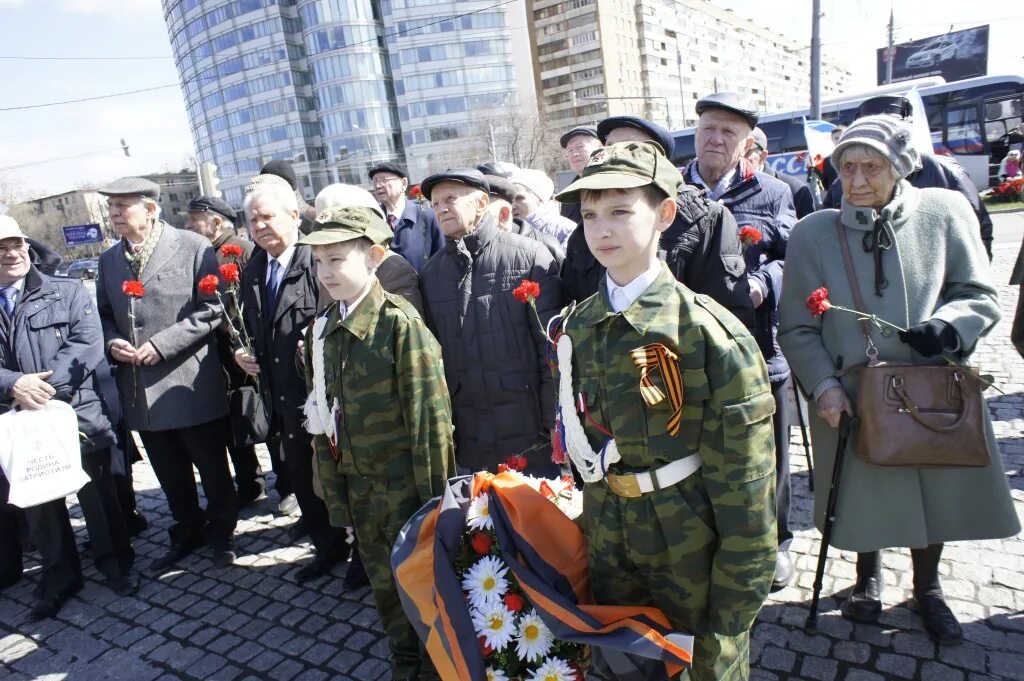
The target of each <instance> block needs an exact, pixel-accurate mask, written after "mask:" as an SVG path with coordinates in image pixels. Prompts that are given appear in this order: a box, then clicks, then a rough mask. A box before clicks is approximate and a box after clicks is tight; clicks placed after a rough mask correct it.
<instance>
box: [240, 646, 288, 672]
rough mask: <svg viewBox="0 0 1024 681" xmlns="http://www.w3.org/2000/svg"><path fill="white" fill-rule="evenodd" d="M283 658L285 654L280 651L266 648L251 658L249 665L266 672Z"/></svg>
mask: <svg viewBox="0 0 1024 681" xmlns="http://www.w3.org/2000/svg"><path fill="white" fill-rule="evenodd" d="M283 659H284V656H283V655H281V654H280V653H276V652H274V651H273V650H264V651H263V652H262V653H260V654H259V655H257V656H256V657H254V658H252V659H251V660H249V662H248V665H249V666H250V667H251V668H253V669H255V670H256V671H258V672H266V671H268V670H269V669H271V668H272V667H273V666H274V665H276V664H277V663H278V662H280V661H281V660H283Z"/></svg>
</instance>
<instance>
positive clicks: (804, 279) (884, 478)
mask: <svg viewBox="0 0 1024 681" xmlns="http://www.w3.org/2000/svg"><path fill="white" fill-rule="evenodd" d="M917 162H918V157H917V152H916V151H915V150H914V148H913V146H912V142H911V133H910V129H909V127H907V126H906V125H905V124H903V123H902V122H901V121H899V120H898V119H896V118H895V117H891V116H884V115H883V116H868V117H865V118H862V119H859V120H857V121H856V122H854V123H853V125H851V126H850V127H849V128H848V129H847V130H846V132H845V133H844V134H843V136H842V138H841V140H840V142H839V144H838V145H837V146H836V148H835V151H834V152H833V154H832V163H833V164H834V165H835V167H836V169H837V170H838V171H839V177H840V179H841V180H842V183H843V200H842V208H841V210H839V211H836V210H824V211H820V212H818V213H814V214H813V215H810V216H808V217H806V218H804V219H803V220H801V221H800V222H799V223H798V224H797V225H796V227H794V228H793V232H792V235H791V236H790V238H789V250H788V254H787V258H786V272H785V277H784V280H783V293H782V301H781V304H780V308H779V315H780V318H781V325H780V334H779V341H780V343H781V345H782V350H783V352H785V354H786V357H787V358H789V362H790V365H791V366H792V367H793V371H794V372H796V375H797V378H798V379H799V381H800V383H801V384H802V385H803V387H804V388H805V389H806V390H808V391H811V392H812V393H813V396H814V399H815V401H816V403H817V414H816V415H812V417H811V420H812V424H811V427H812V434H813V439H814V456H815V459H816V461H815V466H814V473H815V482H816V483H817V484H816V485H815V490H816V491H815V520H816V523H817V524H818V527H819V528H820V527H822V525H823V520H824V509H825V504H826V500H827V497H828V491H829V480H830V478H831V475H832V467H833V464H834V463H835V451H836V446H837V440H838V436H837V431H836V427H837V425H838V423H839V419H840V414H841V413H842V412H847V413H848V414H851V415H853V414H855V413H856V405H857V394H856V387H857V385H856V377H857V375H858V373H857V371H855V370H854V371H851V369H854V366H855V365H857V364H863V363H864V362H865V350H866V341H865V338H864V335H863V333H862V331H861V328H860V326H859V325H858V321H857V317H856V316H855V315H853V314H850V313H846V312H840V311H832V312H828V313H826V314H824V315H822V316H820V317H816V316H812V314H811V312H810V311H809V309H808V308H807V306H806V300H807V297H808V295H809V294H810V293H811V292H812V291H814V290H815V289H817V288H819V287H822V286H824V287H826V288H827V289H828V291H829V298H830V300H831V302H832V303H833V304H834V305H841V306H843V307H847V308H851V309H852V308H855V307H856V305H855V303H854V298H853V295H852V293H851V291H852V289H851V285H850V284H849V283H848V279H847V275H846V268H845V266H844V260H843V255H842V249H841V248H840V243H839V238H840V237H839V232H838V230H837V220H841V221H842V224H843V225H844V226H845V228H846V240H847V243H848V245H849V250H850V253H851V259H852V261H853V267H854V270H855V272H856V273H857V274H858V276H857V279H858V280H859V283H860V288H861V295H862V297H863V299H864V301H865V303H864V304H865V305H866V306H867V308H868V309H867V310H866V312H868V313H870V314H874V315H877V316H878V317H879V318H880V319H884V320H886V321H888V322H891V323H893V324H897V325H899V326H901V327H903V328H905V329H907V331H905V332H901V333H899V334H891V333H886V334H882V333H880V332H878V331H877V330H875V329H873V330H872V342H873V343H874V345H875V346H876V347H877V349H878V359H879V360H882V361H892V362H904V363H916V364H942V363H943V362H944V359H943V355H946V356H948V357H952V358H956V359H962V358H963V357H965V356H967V355H969V354H970V353H971V352H972V351H973V350H974V348H975V346H976V345H977V343H978V340H979V339H980V338H981V337H982V336H983V335H984V334H985V333H987V332H988V331H989V330H990V329H991V328H992V327H993V326H994V325H995V323H996V322H997V321H998V320H999V306H998V304H997V302H996V292H995V290H994V288H993V286H992V282H991V277H990V274H989V271H988V263H987V262H986V258H985V250H984V248H983V247H982V244H981V240H980V239H979V236H978V234H979V231H978V224H977V219H976V218H975V216H974V213H973V211H972V210H971V207H970V206H969V205H968V203H967V201H966V200H965V199H964V198H963V197H962V196H961V195H960V194H958V193H956V192H952V191H948V190H945V189H916V188H914V187H912V186H911V185H910V184H909V183H908V182H906V181H905V180H904V179H903V178H905V177H906V176H907V175H908V174H909V173H910V172H911V171H912V170H913V169H914V167H915V166H916V164H917ZM985 418H986V430H987V433H988V442H989V450H990V453H991V456H992V462H991V464H990V465H989V466H987V467H984V468H945V469H936V468H931V469H924V468H911V467H882V466H876V465H873V464H871V463H867V462H865V461H863V460H861V459H859V458H857V457H855V456H846V457H845V459H844V470H843V474H842V482H841V488H842V489H841V491H840V493H839V502H838V507H837V511H836V523H835V526H834V528H833V535H832V544H833V545H834V546H836V547H838V548H840V549H845V550H849V551H857V552H858V555H857V581H856V584H855V586H854V588H853V591H852V593H851V594H850V596H849V598H848V599H847V600H846V602H845V603H844V604H843V615H844V616H845V617H847V618H849V619H853V620H856V621H860V622H873V621H875V620H877V619H878V617H879V615H880V613H881V609H882V604H881V599H880V594H881V591H882V572H881V561H880V553H879V550H880V549H882V548H886V547H895V546H906V547H910V549H911V556H912V560H913V566H914V579H913V585H914V595H915V597H916V600H917V603H918V606H919V610H920V613H921V616H922V618H923V620H924V625H925V629H926V630H927V631H928V634H929V635H930V636H931V637H932V638H933V639H935V640H936V641H939V642H940V643H956V642H959V641H960V640H961V638H962V635H963V634H962V631H961V628H960V625H959V623H958V622H957V620H956V618H955V617H954V615H953V613H952V612H951V611H950V609H949V607H948V606H947V605H946V603H945V601H944V599H943V595H942V588H941V586H940V585H939V572H938V566H939V558H940V556H941V553H942V546H943V543H944V542H948V541H961V540H971V539H995V538H1001V537H1008V536H1012V535H1014V534H1016V533H1017V532H1018V531H1019V530H1020V523H1019V522H1018V520H1017V516H1016V513H1015V512H1014V508H1013V502H1012V500H1011V498H1010V493H1009V486H1008V484H1007V481H1006V476H1005V474H1004V473H1003V468H1002V466H1001V462H1000V457H999V449H998V446H997V444H996V441H995V437H994V435H993V432H992V428H991V424H990V423H989V422H988V420H987V419H988V413H987V412H986V413H985ZM855 449H856V433H855V434H854V437H853V438H851V442H850V451H851V452H852V451H855Z"/></svg>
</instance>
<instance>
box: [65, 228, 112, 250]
mask: <svg viewBox="0 0 1024 681" xmlns="http://www.w3.org/2000/svg"><path fill="white" fill-rule="evenodd" d="M62 229H63V230H64V243H66V244H67V245H68V246H85V245H86V244H101V243H103V229H102V228H100V226H99V225H97V224H91V225H70V226H68V227H62Z"/></svg>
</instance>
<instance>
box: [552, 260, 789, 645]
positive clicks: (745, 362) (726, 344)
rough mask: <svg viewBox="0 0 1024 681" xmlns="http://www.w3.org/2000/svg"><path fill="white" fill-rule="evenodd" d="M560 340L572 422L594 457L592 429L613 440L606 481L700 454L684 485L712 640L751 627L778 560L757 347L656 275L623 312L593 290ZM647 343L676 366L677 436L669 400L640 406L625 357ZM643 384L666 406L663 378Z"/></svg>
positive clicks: (598, 443) (764, 380)
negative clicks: (705, 549) (578, 399)
mask: <svg viewBox="0 0 1024 681" xmlns="http://www.w3.org/2000/svg"><path fill="white" fill-rule="evenodd" d="M564 331H565V332H566V333H568V334H569V337H570V338H571V339H572V341H573V367H572V369H573V392H574V394H576V395H580V394H582V401H585V402H586V406H587V410H588V412H589V418H588V417H586V416H583V415H578V417H579V418H582V419H583V420H584V424H585V426H584V427H585V430H586V433H587V437H588V439H589V440H590V444H591V446H592V447H593V448H594V450H595V451H600V448H601V447H602V446H604V444H605V441H606V440H607V437H608V436H607V435H606V434H604V433H603V432H601V430H599V429H598V428H597V427H595V425H594V422H596V423H597V424H600V425H601V426H602V427H603V428H604V429H606V430H608V431H611V432H612V433H614V437H615V441H616V444H617V446H618V449H619V454H620V455H621V457H622V460H621V461H620V462H618V463H617V464H613V465H612V466H610V467H609V472H612V473H618V474H621V473H624V472H626V473H628V472H640V471H643V470H649V469H651V468H656V467H658V466H662V465H664V464H666V463H669V462H671V461H675V460H677V459H681V458H683V457H686V456H688V455H690V454H693V453H695V452H696V453H700V456H701V459H702V460H703V467H702V468H701V470H700V472H699V473H697V474H695V475H694V476H693V477H694V479H695V482H693V483H691V484H699V481H700V480H701V479H702V482H703V487H704V489H705V490H706V497H707V499H708V501H709V503H710V508H711V517H710V518H709V519H708V520H709V521H710V522H709V523H708V524H709V525H710V526H711V529H712V530H714V531H715V533H716V534H717V535H718V543H717V546H716V547H714V549H713V551H714V556H713V558H712V563H711V587H710V593H709V594H708V600H709V603H708V607H709V614H710V617H711V618H712V621H713V622H714V626H715V630H716V631H720V632H722V631H733V632H735V631H739V630H743V629H745V628H746V627H749V623H750V621H751V620H752V619H753V617H754V615H756V613H757V611H758V609H759V608H760V607H761V603H762V602H763V600H764V597H765V596H767V593H768V588H769V586H770V583H771V578H772V575H773V572H774V566H775V553H776V550H777V546H776V542H777V539H776V528H775V522H776V521H775V511H774V509H775V501H774V473H775V455H774V443H773V438H772V425H771V415H772V414H773V413H774V408H775V401H774V399H773V398H772V393H771V389H770V385H769V382H768V374H767V369H766V367H765V363H764V360H763V359H762V357H761V353H760V351H759V350H758V347H757V343H756V342H755V341H754V339H753V337H752V336H751V335H750V333H749V332H748V331H747V330H746V328H744V326H743V325H742V324H741V323H740V322H739V321H738V320H737V319H736V318H735V317H734V316H733V315H732V314H730V313H729V312H728V311H726V309H725V308H724V307H722V306H721V305H719V304H718V303H716V302H714V301H713V300H712V299H711V298H709V297H708V296H706V295H702V294H695V293H693V292H692V291H691V290H690V289H688V288H686V287H685V286H683V285H682V284H679V283H678V282H676V280H675V278H674V277H673V276H672V274H671V272H670V271H669V270H668V268H667V266H665V265H664V264H663V265H662V271H661V274H659V275H658V278H657V279H655V281H654V283H652V284H651V285H650V286H649V287H648V288H647V290H645V291H644V292H643V293H642V294H641V295H640V297H639V298H638V299H637V300H636V302H634V303H633V304H632V305H631V306H630V307H629V308H627V309H626V310H624V311H623V312H621V313H616V312H614V311H613V310H612V308H611V306H610V305H609V303H608V292H607V287H606V285H605V280H604V279H602V281H601V286H600V289H599V290H598V292H597V293H596V294H595V295H593V296H591V297H590V298H588V299H587V300H585V301H584V302H583V303H581V304H580V305H578V306H577V307H576V308H575V310H572V311H571V312H569V314H568V318H567V319H566V320H565V322H564ZM650 344H661V345H664V346H665V347H666V348H667V349H668V350H670V351H671V352H673V353H675V354H676V355H677V356H678V365H679V373H680V375H681V378H682V393H683V397H682V417H681V420H680V425H679V431H678V433H677V434H676V435H675V436H674V437H673V436H672V435H669V433H668V426H669V419H670V417H671V416H672V414H673V411H674V410H673V408H672V407H671V406H670V404H669V402H670V400H669V399H668V398H667V397H666V398H665V399H663V400H662V401H661V402H659V403H657V404H655V405H654V406H649V405H648V404H647V403H645V401H644V399H643V397H642V396H641V392H640V370H639V369H638V368H637V367H636V366H635V365H634V363H633V360H632V359H631V356H630V351H632V350H634V349H636V348H641V347H643V346H646V345H650ZM650 378H651V380H652V381H653V382H654V384H655V386H657V387H658V388H659V389H660V390H661V392H662V393H663V394H665V395H669V390H668V388H667V386H666V384H665V379H664V376H663V374H662V373H661V372H660V371H652V372H650ZM570 417H571V415H570ZM687 482H690V481H689V480H688V481H687ZM595 484H598V485H604V484H606V483H604V482H603V481H602V482H598V483H595ZM744 622H745V623H746V624H744Z"/></svg>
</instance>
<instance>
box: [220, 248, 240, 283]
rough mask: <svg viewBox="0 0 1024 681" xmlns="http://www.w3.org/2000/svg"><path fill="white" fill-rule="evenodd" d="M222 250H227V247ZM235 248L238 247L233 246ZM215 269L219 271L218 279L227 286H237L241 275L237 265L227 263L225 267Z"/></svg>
mask: <svg viewBox="0 0 1024 681" xmlns="http://www.w3.org/2000/svg"><path fill="white" fill-rule="evenodd" d="M224 248H227V246H225V247H224ZM235 248H238V246H235ZM222 250H223V249H222ZM217 269H219V270H220V278H221V279H223V280H224V281H226V282H227V283H229V284H237V283H238V282H239V280H240V279H241V278H242V273H241V271H240V270H239V269H238V265H236V264H235V263H233V262H229V263H228V264H226V265H221V266H220V267H219V268H217Z"/></svg>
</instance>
